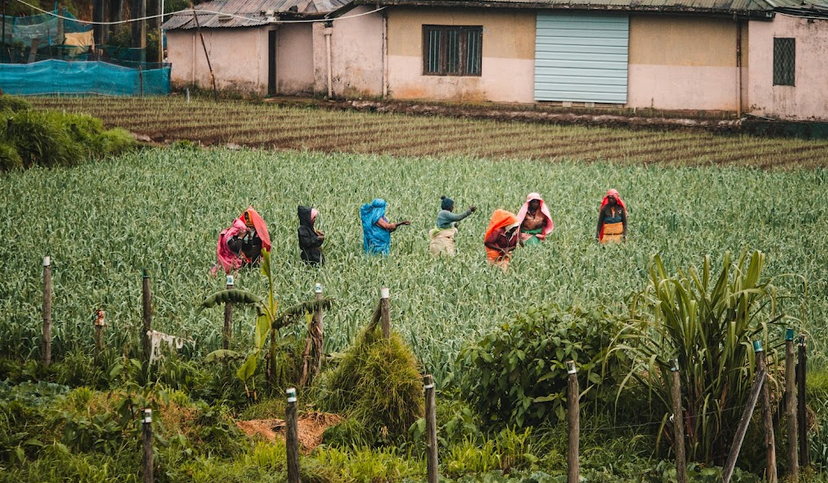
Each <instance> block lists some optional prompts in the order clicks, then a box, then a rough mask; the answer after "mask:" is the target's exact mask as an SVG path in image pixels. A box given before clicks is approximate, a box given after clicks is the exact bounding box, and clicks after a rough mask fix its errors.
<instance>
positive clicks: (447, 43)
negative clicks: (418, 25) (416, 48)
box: [423, 25, 483, 76]
mask: <svg viewBox="0 0 828 483" xmlns="http://www.w3.org/2000/svg"><path fill="white" fill-rule="evenodd" d="M482 57H483V27H455V26H451V27H449V26H441V25H423V75H466V76H472V75H473V76H479V75H481V63H482Z"/></svg>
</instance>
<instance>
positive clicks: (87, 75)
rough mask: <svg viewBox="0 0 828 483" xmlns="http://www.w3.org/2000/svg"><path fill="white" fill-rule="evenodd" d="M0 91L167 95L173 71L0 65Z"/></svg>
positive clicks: (46, 63)
mask: <svg viewBox="0 0 828 483" xmlns="http://www.w3.org/2000/svg"><path fill="white" fill-rule="evenodd" d="M0 88H2V89H3V92H4V93H6V94H11V95H21V96H29V95H44V94H102V95H112V96H139V95H167V94H169V93H170V67H169V65H167V66H164V67H162V68H159V69H150V70H138V69H130V68H127V67H121V66H119V65H113V64H108V63H106V62H66V61H63V60H54V59H52V60H44V61H41V62H34V63H32V64H0Z"/></svg>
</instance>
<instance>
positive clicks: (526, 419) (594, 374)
mask: <svg viewBox="0 0 828 483" xmlns="http://www.w3.org/2000/svg"><path fill="white" fill-rule="evenodd" d="M616 332H617V325H616V322H615V321H614V319H613V318H612V317H611V316H610V315H609V314H608V313H606V312H604V311H603V310H601V309H595V310H594V311H591V312H586V311H583V310H581V309H578V308H570V309H568V310H562V309H560V308H559V307H558V306H557V305H550V306H547V307H544V308H532V309H529V310H528V311H527V312H526V313H525V314H520V315H518V316H517V317H516V318H515V319H514V320H513V321H512V322H510V323H506V324H504V325H503V326H501V327H500V329H499V330H497V331H496V332H493V333H491V334H489V335H487V336H486V337H484V338H483V339H481V340H480V341H479V342H477V343H476V344H474V345H472V346H469V347H467V348H465V349H464V350H463V351H462V352H461V354H460V358H461V360H462V361H463V362H464V363H465V365H467V366H469V371H468V375H467V376H466V378H465V380H464V381H463V382H462V383H461V384H462V388H463V392H464V393H465V395H466V397H467V398H468V400H469V401H470V402H472V404H473V405H474V406H475V407H476V408H477V410H478V411H479V412H480V414H481V416H482V417H483V420H484V423H488V424H492V425H494V426H496V427H502V426H504V425H513V426H516V427H523V426H524V425H531V426H535V425H538V424H541V423H543V422H544V421H547V420H550V419H552V420H554V419H558V420H561V419H564V417H565V416H566V410H565V406H566V386H567V368H566V362H567V361H570V360H573V361H575V363H576V364H577V370H578V375H579V376H578V378H579V381H580V385H581V390H582V391H584V390H587V391H588V393H587V397H586V399H585V401H586V402H588V401H596V400H599V401H604V402H610V401H613V400H614V398H615V390H614V386H615V382H616V380H617V377H618V376H619V375H620V374H621V373H622V372H623V369H624V367H626V366H625V362H626V358H625V356H624V355H623V353H621V352H611V351H610V343H611V341H612V338H613V335H614V334H615V333H616ZM605 359H606V365H602V361H604V360H605Z"/></svg>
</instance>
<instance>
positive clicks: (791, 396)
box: [785, 329, 799, 483]
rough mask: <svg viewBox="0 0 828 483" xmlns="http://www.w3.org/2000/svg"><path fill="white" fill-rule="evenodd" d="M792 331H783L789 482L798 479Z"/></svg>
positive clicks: (797, 432) (794, 351)
mask: <svg viewBox="0 0 828 483" xmlns="http://www.w3.org/2000/svg"><path fill="white" fill-rule="evenodd" d="M793 339H794V332H793V329H787V330H786V331H785V394H786V396H787V401H786V404H785V417H786V418H787V420H788V479H789V480H790V481H791V483H796V482H797V481H799V454H798V453H799V452H798V448H797V444H798V443H799V441H798V434H799V431H798V430H797V422H798V421H797V419H796V386H795V383H796V381H795V379H796V375H795V373H796V371H795V364H794V358H795V357H796V349H795V348H794V340H793Z"/></svg>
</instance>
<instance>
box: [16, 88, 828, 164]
mask: <svg viewBox="0 0 828 483" xmlns="http://www.w3.org/2000/svg"><path fill="white" fill-rule="evenodd" d="M33 102H34V104H35V105H37V106H39V107H44V108H53V109H64V110H67V111H71V112H83V113H88V114H92V115H94V116H98V117H101V118H102V119H103V120H104V123H105V124H106V125H108V126H119V127H124V128H126V129H129V130H131V131H133V132H136V133H140V134H144V135H148V136H150V137H152V138H153V139H157V140H174V139H189V140H193V141H200V142H202V143H204V144H226V143H235V144H240V145H246V146H251V147H264V148H273V149H300V150H313V151H321V152H349V153H364V154H395V155H405V156H436V155H452V156H473V157H480V158H509V159H529V158H531V159H544V160H563V159H567V160H573V161H578V160H585V161H596V160H607V161H614V162H625V163H645V164H665V165H675V166H684V165H691V166H697V165H745V166H760V167H768V168H772V167H784V168H790V167H795V166H804V167H816V166H825V165H826V160H827V159H828V141H804V140H779V139H764V138H758V137H752V136H733V135H729V136H725V135H715V134H712V133H699V132H678V131H671V132H657V131H645V130H638V131H633V130H627V129H610V128H587V127H580V126H553V125H541V124H525V123H519V122H504V121H492V120H470V119H455V118H448V117H422V116H419V117H418V116H410V115H402V114H374V113H360V112H347V111H332V110H325V109H310V108H297V107H281V106H277V105H270V104H266V103H258V104H256V103H248V102H230V101H222V102H218V103H214V102H211V101H207V100H203V99H194V100H192V102H190V103H187V102H186V100H184V99H183V98H182V97H180V96H172V97H165V98H145V99H134V98H131V99H124V98H67V97H59V98H36V99H33Z"/></svg>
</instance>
